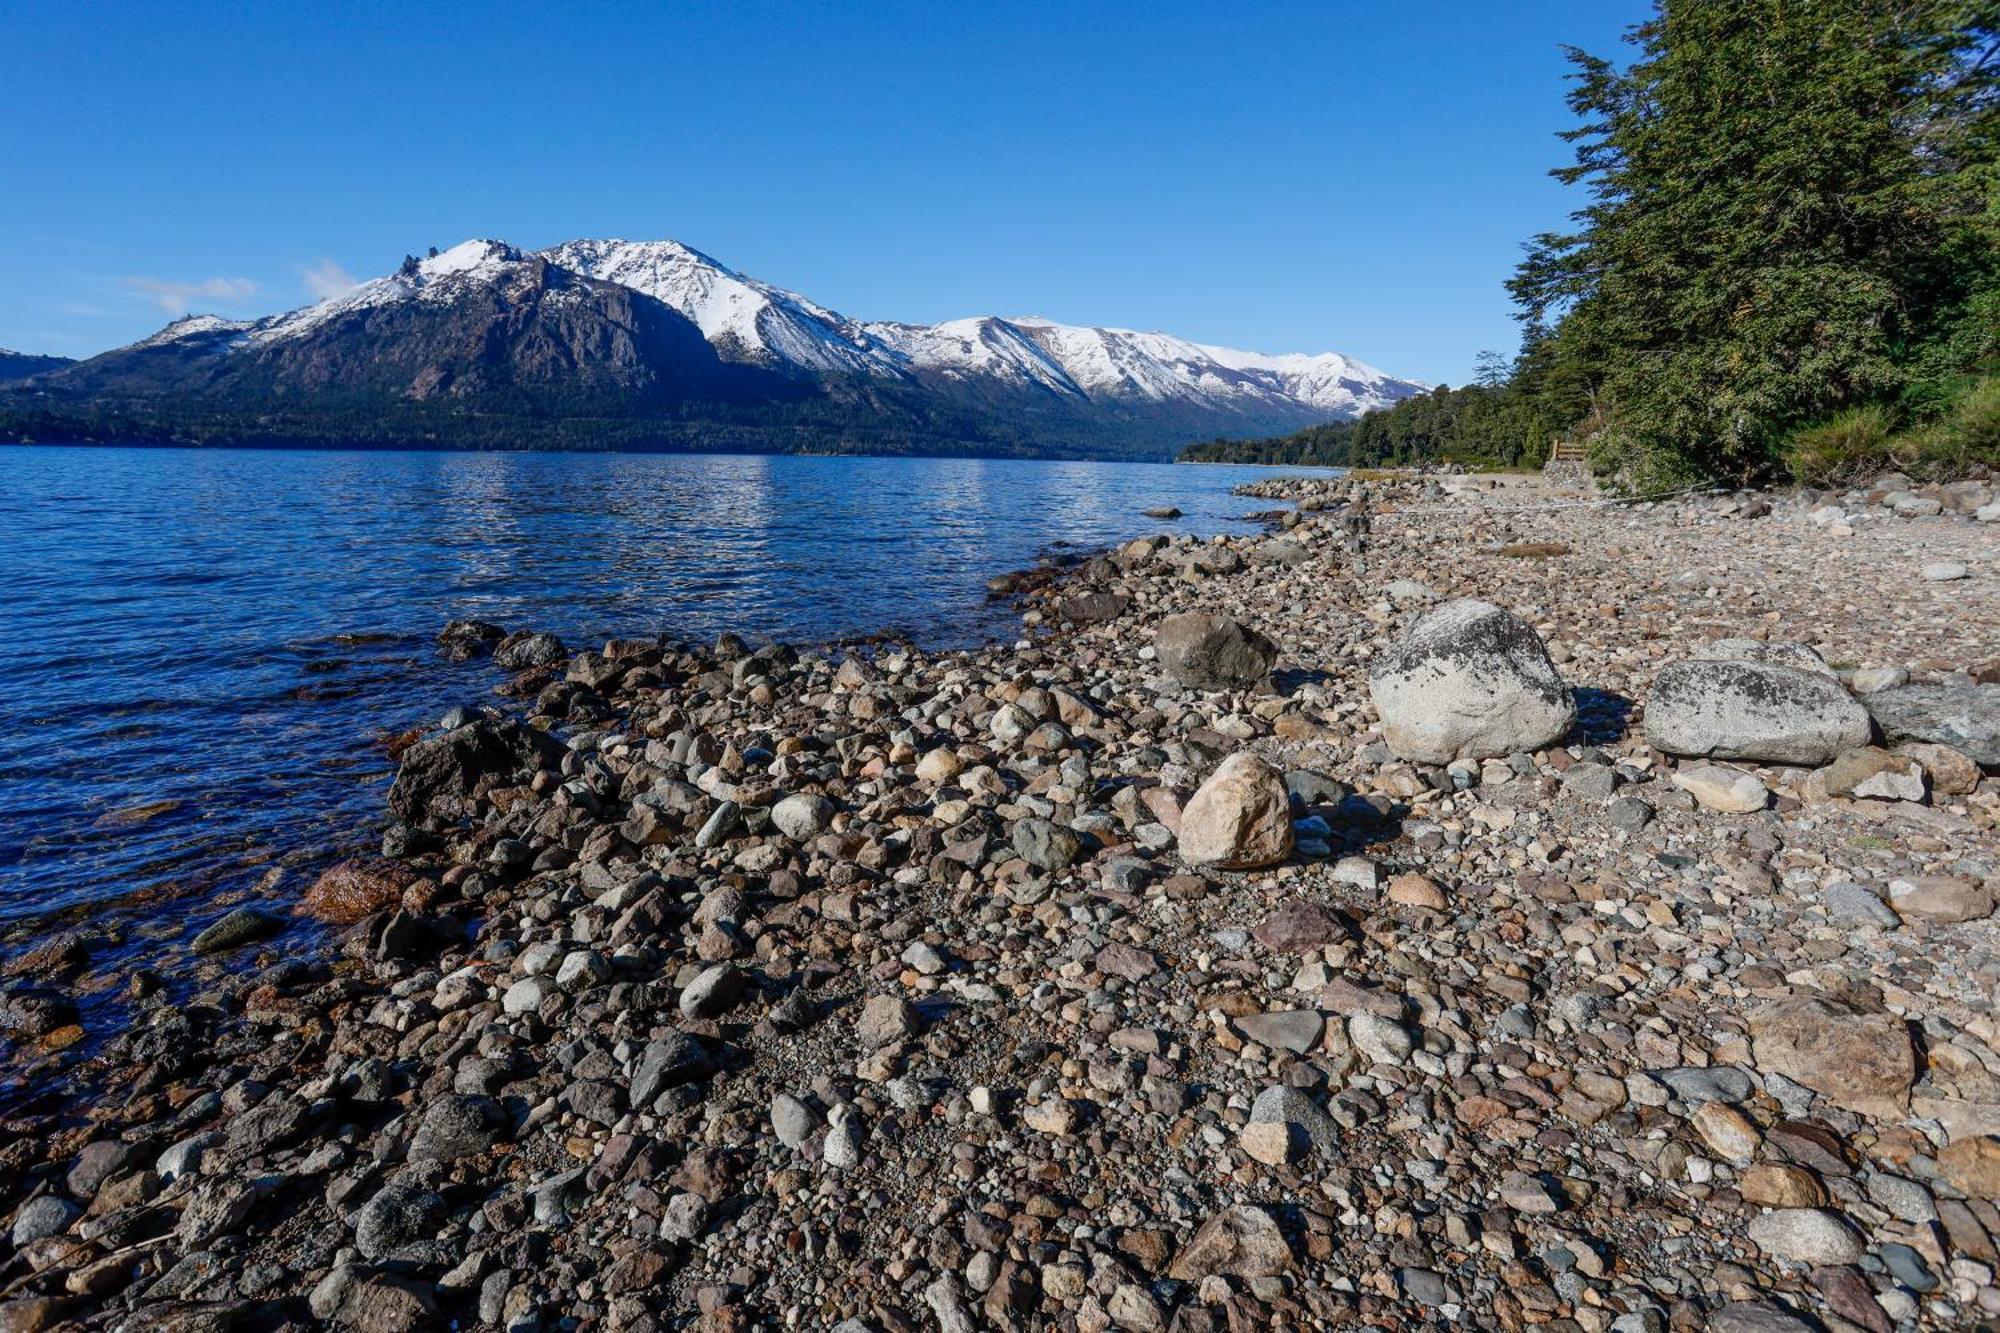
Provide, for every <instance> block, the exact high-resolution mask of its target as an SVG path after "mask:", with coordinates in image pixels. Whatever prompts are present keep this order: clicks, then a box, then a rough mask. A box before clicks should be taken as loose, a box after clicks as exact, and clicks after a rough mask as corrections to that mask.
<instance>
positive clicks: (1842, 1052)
mask: <svg viewBox="0 0 2000 1333" xmlns="http://www.w3.org/2000/svg"><path fill="white" fill-rule="evenodd" d="M1750 1035H1751V1038H1752V1046H1751V1052H1752V1055H1753V1057H1754V1058H1755V1060H1756V1062H1757V1065H1758V1067H1759V1068H1761V1069H1764V1070H1775V1071H1776V1072H1778V1073H1780V1074H1783V1075H1784V1076H1785V1077H1787V1078H1789V1079H1792V1080H1793V1081H1795V1082H1798V1083H1803V1084H1804V1085H1805V1086H1807V1087H1808V1088H1811V1089H1812V1090H1813V1091H1815V1092H1818V1093H1822V1094H1824V1095H1825V1096H1826V1097H1827V1098H1829V1099H1830V1100H1832V1101H1833V1102H1834V1103H1835V1104H1837V1105H1839V1106H1843V1107H1846V1108H1847V1109H1848V1110H1850V1111H1859V1112H1861V1113H1862V1114H1866V1115H1875V1114H1881V1113H1884V1111H1885V1110H1886V1111H1891V1112H1893V1111H1899V1110H1901V1109H1902V1108H1903V1107H1905V1106H1906V1105H1907V1103H1908V1099H1909V1092H1910V1084H1911V1082H1912V1081H1913V1080H1914V1079H1915V1077H1916V1051H1915V1049H1914V1048H1913V1047H1912V1046H1911V1045H1910V1034H1909V1032H1908V1031H1907V1030H1906V1029H1905V1028H1904V1026H1903V1021H1902V1020H1901V1019H1899V1018H1897V1017H1896V1016H1895V1015H1893V1014H1885V1013H1864V1012H1862V1011H1861V1010H1858V1009H1855V1008H1853V1007H1851V1006H1848V1005H1844V1004H1840V1003H1838V1002H1836V1001H1833V1000H1830V999H1825V998H1822V997H1819V996H1793V997H1789V998H1786V999H1781V1000H1774V1001H1772V1002H1771V1003H1770V1004H1767V1005H1765V1006H1764V1007H1763V1008H1762V1009H1760V1010H1759V1011H1758V1012H1757V1013H1755V1014H1753V1015H1752V1016H1751V1019H1750Z"/></svg>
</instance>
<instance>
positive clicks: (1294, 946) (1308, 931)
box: [1250, 903, 1352, 953]
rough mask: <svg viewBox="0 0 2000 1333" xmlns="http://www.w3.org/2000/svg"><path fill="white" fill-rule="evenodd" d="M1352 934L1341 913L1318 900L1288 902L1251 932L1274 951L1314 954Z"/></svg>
mask: <svg viewBox="0 0 2000 1333" xmlns="http://www.w3.org/2000/svg"><path fill="white" fill-rule="evenodd" d="M1351 933H1352V932H1350V931H1349V929H1348V927H1347V923H1346V922H1345V921H1343V920H1341V918H1340V915H1339V914H1338V913H1336V912H1334V911H1331V910H1330V909H1328V908H1325V907H1321V906H1320V905H1319V904H1318V903H1286V904H1285V905H1284V906H1282V907H1280V908H1279V909H1278V910H1277V911H1275V912H1273V913H1271V915H1269V916H1267V917H1265V918H1264V920H1263V922H1262V923H1261V924H1260V925H1258V927H1257V928H1256V929H1255V930H1253V931H1251V932H1250V934H1251V937H1252V938H1253V939H1255V940H1256V941H1257V943H1259V944H1261V945H1263V946H1264V947H1265V948H1266V949H1269V950H1270V951H1271V952H1272V953H1312V952H1314V951H1315V950H1318V949H1322V948H1325V947H1326V946H1327V945H1329V944H1332V943H1334V942H1335V941H1336V940H1344V939H1346V938H1347V937H1348V936H1349V934H1351Z"/></svg>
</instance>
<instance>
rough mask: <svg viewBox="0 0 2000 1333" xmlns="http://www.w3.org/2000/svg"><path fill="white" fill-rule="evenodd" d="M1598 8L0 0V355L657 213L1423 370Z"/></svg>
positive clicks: (679, 225) (1482, 344) (1105, 312)
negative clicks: (466, 243) (479, 239)
mask: <svg viewBox="0 0 2000 1333" xmlns="http://www.w3.org/2000/svg"><path fill="white" fill-rule="evenodd" d="M1645 8H1646V6H1644V5H1643V4H1642V3H1640V2H1639V0H1513V2H1510V3H1505V4H1494V3H1492V2H1491V0H1428V2H1422V0H1419V2H1416V3H1404V4H1394V5H1378V4H1359V3H1326V2H1325V0H1322V2H1321V3H1306V4H1262V5H1247V6H1241V7H1228V6H1215V5H1212V4H1180V3H1165V2H1160V3H1149V4H1132V5H1118V6H1111V5H1097V4H1088V3H1079V4H1066V5H1030V4H1002V5H994V6H980V7H977V8H975V7H971V6H959V5H948V4H928V5H918V4H893V5H892V4H879V5H859V4H812V5H807V4H797V5H768V4H754V3H736V4H729V3H700V4H643V5H642V4H629V5H571V6H553V5H551V6H546V7H543V6H522V5H514V4H506V3H482V4H478V5H458V4H435V5H425V6H412V5H374V4H343V5H328V4H323V3H312V4H294V3H282V2H280V0H271V2H269V3H259V4H249V3H245V4H240V5H231V6H221V5H212V4H203V3H179V4H172V5H159V4H152V3H147V4H129V3H128V4H92V3H83V2H81V0H27V2H25V3H24V2H23V0H0V49H4V50H5V51H6V53H7V55H6V60H5V66H6V75H5V77H4V78H0V124H5V125H6V127H7V129H6V140H7V146H6V148H5V150H4V151H0V199H4V201H5V202H4V204H0V346H6V347H13V348H15V349H17V350H22V351H40V352H56V353H62V354H66V355H71V356H78V355H88V354H90V353H93V352H97V351H101V350H103V349H105V348H107V347H111V346H115V345H118V344H121V343H124V342H127V341H130V340H132V339H134V338H136V337H139V336H142V335H144V334H146V333H149V332H151V331H152V330H154V329H156V328H158V327H159V326H160V325H161V324H163V323H164V322H165V321H166V319H167V318H168V317H169V316H170V315H171V314H179V313H182V312H183V311H184V310H187V309H194V310H215V311H219V312H222V313H228V314H257V313H265V312H269V311H273V310H281V309H288V308H290V307H292V306H295V305H299V304H303V303H304V302H305V301H306V300H307V299H309V298H310V296H311V294H312V293H313V291H314V290H316V289H317V288H318V287H321V286H323V285H324V284H326V283H337V282H338V281H340V280H341V278H342V275H354V276H357V277H370V276H374V275H377V274H380V273H384V272H387V271H389V270H390V269H393V268H394V267H395V266H396V264H397V263H398V262H399V261H400V260H401V259H402V257H403V255H404V254H405V253H407V252H410V251H420V250H422V249H423V248H424V247H426V246H430V245H437V246H440V247H443V246H447V245H451V244H454V243H455V242H457V241H460V240H463V239H465V238H467V237H471V236H497V237H500V238H502V239H505V240H509V241H512V242H514V243H516V244H518V245H522V246H529V247H539V246H543V245H549V244H553V243H554V242H557V241H561V240H565V239H568V238H570V237H575V236H624V237H628V238H652V237H673V238H675V239H678V240H681V241H685V242H686V243H688V244H690V245H693V246H695V247H696V248H698V249H701V250H705V251H707V252H708V253H709V254H711V255H714V256H715V257H716V258H718V259H720V260H722V261H723V262H724V263H727V264H729V265H731V266H732V267H735V268H738V269H741V270H743V271H745V272H748V273H751V274H754V275H756V276H758V277H761V278H765V279H767V280H769V281H772V282H776V283H778V284H780V285H783V286H787V287H791V288H793V289H795V290H798V291H801V292H804V293H806V294H807V295H809V296H811V297H813V298H814V299H816V300H819V301H821V302H823V303H826V304H828V305H831V306H833V307H834V308H835V309H838V310H841V311H843V312H845V313H848V314H851V315H855V316H859V317H866V318H895V319H907V320H920V321H926V322H929V321H935V320H941V319H948V318H953V317H957V316H961V315H970V314H986V313H997V314H1039V315H1046V316H1049V317H1051V318H1054V319H1060V320H1066V321H1072V322H1077V323H1096V324H1115V325H1121V326H1126V327H1134V328H1142V329H1164V330H1167V331H1170V332H1173V333H1178V334H1182V335H1185V336H1188V337H1193V338H1197V339H1199V340H1202V341H1206V342H1216V343H1224V344H1228V345H1232V346H1239V347H1246V348H1252V349H1255V350H1260V351H1270V352H1277V351H1326V350H1337V351H1342V352H1346V353H1349V354H1350V355H1354V356H1358V357H1360V358H1362V359H1364V360H1367V361H1370V362H1373V363H1374V364H1376V365H1378V366H1381V367H1382V368H1383V369H1385V370H1389V371H1392V372H1395V373H1398V374H1405V375H1411V376H1415V377H1418V378H1422V379H1427V380H1432V381H1439V380H1443V381H1448V382H1452V383H1458V382H1462V381H1463V380H1464V379H1466V378H1467V377H1468V374H1469V372H1470V370H1471V367H1472V362H1473V357H1474V355H1475V353H1477V352H1478V351H1479V350H1480V349H1481V348H1487V347H1495V348H1501V349H1504V350H1510V351H1511V350H1512V348H1513V346H1514V338H1515V334H1514V327H1513V323H1512V321H1511V319H1510V318H1509V315H1508V308H1507V302H1506V297H1505V293H1504V292H1503V290H1502V288H1501V283H1502V281H1503V279H1504V278H1505V277H1506V275H1507V273H1508V272H1509V270H1510V269H1511V268H1512V266H1513V264H1514V261H1515V259H1516V258H1517V256H1518V254H1519V246H1520V242H1521V241H1522V240H1523V239H1524V238H1525V237H1527V236H1528V235H1530V234H1531V233H1533V232H1535V231H1537V230H1541V229H1544V228H1547V227H1550V226H1553V225H1557V224H1559V223H1560V222H1561V220H1562V218H1563V216H1564V214H1565V213H1566V212H1567V211H1568V210H1569V208H1571V207H1572V206H1573V205H1574V200H1572V199H1571V198H1569V197H1567V195H1566V193H1565V192H1564V191H1563V190H1561V188H1560V187H1558V186H1557V185H1555V184H1554V183H1553V182H1552V181H1549V180H1548V179H1547V177H1546V176H1545V174H1544V173H1545V172H1546V170H1547V169H1548V168H1549V167H1550V166H1553V165H1555V164H1557V163H1558V162H1559V161H1561V160H1562V158H1563V155H1564V152H1565V149H1564V146H1563V145H1562V144H1561V143H1560V142H1559V141H1557V140H1556V139H1555V138H1554V137H1553V136H1554V133H1555V131H1557V130H1558V129H1561V128H1563V127H1564V126H1565V125H1566V124H1567V123H1568V116H1567V112H1566V110H1565V108H1564V107H1563V104H1562V94H1563V87H1564V85H1563V81H1562V74H1563V68H1564V67H1563V63H1562V60H1561V56H1560V53H1559V51H1558V46H1559V45H1560V44H1561V43H1565V42H1570V43H1575V44H1577V45H1581V46H1584V47H1586V48H1588V49H1591V50H1593V51H1596V52H1599V53H1602V54H1607V55H1616V54H1617V53H1618V47H1619V42H1618V37H1619V34H1620V32H1621V31H1622V30H1623V28H1624V26H1625V25H1626V24H1628V23H1630V22H1633V21H1635V20H1636V19H1638V18H1639V17H1640V16H1641V13H1642V11H1643V10H1644V9H1645Z"/></svg>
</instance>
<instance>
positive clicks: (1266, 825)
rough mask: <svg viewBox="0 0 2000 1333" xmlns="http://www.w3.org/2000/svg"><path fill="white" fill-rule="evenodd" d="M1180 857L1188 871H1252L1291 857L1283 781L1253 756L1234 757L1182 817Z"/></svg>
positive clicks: (1288, 809) (1211, 778)
mask: <svg viewBox="0 0 2000 1333" xmlns="http://www.w3.org/2000/svg"><path fill="white" fill-rule="evenodd" d="M1180 848H1181V857H1182V859H1183V860H1185V861H1186V862H1187V863H1188V864H1189V865H1211V866H1218V867H1220V868H1222V869H1224V870H1254V869H1256V868H1258V867H1260V866H1270V865H1276V864H1278V863H1279V862H1280V861H1283V860H1284V859H1285V858H1286V857H1288V856H1290V855H1291V854H1292V808H1291V800H1290V797H1288V796H1287V795H1286V793H1285V775H1284V774H1282V773H1280V772H1279V771H1278V770H1277V769H1276V768H1274V767H1272V766H1271V765H1270V764H1268V763H1266V762H1265V761H1264V760H1262V759H1259V758H1258V757H1257V756H1256V755H1254V754H1248V753H1238V754H1233V755H1230V756H1229V757H1228V758H1227V759H1225V760H1223V761H1222V762H1221V763H1220V764H1218V765H1216V768H1215V772H1213V773H1211V774H1209V777H1208V781H1206V782H1204V783H1202V784H1201V788H1200V790H1198V791H1196V792H1195V794H1194V795H1193V796H1192V797H1191V798H1189V800H1188V803H1187V808H1186V809H1185V810H1183V811H1182V812H1181V828H1180Z"/></svg>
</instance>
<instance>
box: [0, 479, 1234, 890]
mask: <svg viewBox="0 0 2000 1333" xmlns="http://www.w3.org/2000/svg"><path fill="white" fill-rule="evenodd" d="M1255 474H1256V470H1253V469H1243V468H1214V467H1165V466H1147V465H1135V464H1096V463H1026V462H989V461H978V460H960V459H950V460H910V459H853V458H848V459H835V458H790V457H762V456H749V457H735V456H730V457H720V456H716V457H709V456H692V457H690V456H663V455H630V454H625V455H595V454H448V453H366V452H362V453H336V452H304V451H300V452H251V451H221V450H216V451H209V450H179V449H161V450H146V449H28V448H19V447H4V448H0V477H4V481H5V484H4V486H0V530H4V531H5V532H6V533H7V534H8V538H7V540H6V541H4V542H0V589H5V590H6V593H5V595H4V596H0V631H4V632H0V921H4V920H7V919H12V918H19V917H22V916H26V915H30V914H35V913H40V912H42V911H45V910H47V909H49V908H51V907H54V906H62V905H67V904H74V903H78V902H97V901H106V900H111V899H118V898H123V897H126V896H128V895H133V894H141V893H146V894H151V893H156V892H162V891H167V892H180V891H183V890H185V889H187V888H188V887H189V886H200V888H201V892H200V893H198V894H197V895H195V897H194V899H192V900H189V899H187V898H185V897H183V898H182V899H181V900H180V901H181V903H182V907H181V909H180V910H181V912H182V914H183V916H184V920H182V921H181V922H179V925H180V926H182V927H183V928H185V929H193V928H197V927H199V926H200V925H201V924H203V923H204V922H205V921H206V920H207V919H209V918H210V917H211V916H212V915H213V914H214V911H215V910H217V909H215V908H213V907H210V906H207V905H206V904H207V903H208V901H209V895H210V894H211V893H212V892H213V891H215V890H222V889H230V888H243V887H247V886H248V885H249V884H251V883H254V882H255V881H256V880H257V879H258V877H259V876H260V875H261V874H262V873H263V871H264V870H265V869H266V868H267V867H268V865H269V864H270V863H271V862H272V861H273V859H274V858H280V857H283V856H284V855H286V854H288V853H296V852H299V851H301V850H310V851H313V852H320V851H325V850H327V849H330V848H336V847H340V846H354V845H357V844H359V843H362V842H366V841H368V840H370V838H371V833H372V830H373V829H374V827H375V826H376V824H377V821H378V820H379V817H380V811H381V808H382V800H381V797H382V792H381V786H382V783H383V781H384V780H385V778H386V774H387V771H388V760H387V758H386V755H385V752H384V750H383V748H382V746H381V744H380V743H379V739H378V738H379V737H381V736H383V735H386V734H391V733H395V732H400V731H402V730H405V729H407V728H409V727H411V726H414V725H418V724H420V723H423V722H426V721H427V720H428V719H430V718H432V717H435V716H436V715H437V714H438V713H439V712H440V711H442V709H443V708H444V707H446V706H448V705H450V704H451V703H454V702H457V701H459V700H461V699H464V698H467V697H470V696H472V695H475V694H477V693H480V692H483V691H484V690H485V689H487V688H488V687H489V686H490V685H491V683H492V675H491V668H490V667H487V666H482V665H480V664H476V663H475V664H471V665H468V666H451V665H448V664H446V663H443V662H441V661H439V660H438V659H437V657H436V655H435V653H434V652H433V651H432V648H431V643H430V639H431V635H432V634H434V633H435V631H436V630H437V628H438V626H440V625H441V624H443V623H444V622H445V621H446V620H448V619H452V618H454V617H463V616H475V617H479V618H481V619H486V620H494V621H498V622H500V623H501V624H503V625H506V626H508V627H510V628H517V627H521V626H533V627H535V628H543V629H553V630H555V631H556V632H558V633H560V634H561V635H563V637H564V638H565V639H566V640H568V641H569V642H570V643H572V644H573V645H574V644H582V643H587V642H589V641H591V640H593V639H598V638H602V637H606V636H609V635H613V634H656V633H666V634H669V635H672V636H674V637H677V638H683V639H691V640H693V639H709V638H712V637H713V636H714V635H716V634H718V633H719V632H721V631H723V630H725V629H728V630H734V631H737V632H739V633H742V634H744V635H745V636H746V637H749V638H752V639H757V638H763V637H769V638H781V639H788V640H794V641H802V642H804V641H826V640H831V639H838V638H846V637H850V636H860V635H866V634H870V633H874V632H878V631H883V630H896V631H899V632H901V633H904V634H906V635H909V636H910V637H912V638H914V639H916V640H917V641H918V642H921V643H924V644H926V645H927V646H948V645H952V644H960V643H968V642H974V641H978V640H980V639H983V638H988V637H991V636H993V635H996V634H1006V633H1010V632H1012V631H1013V629H1014V628H1015V627H1016V622H1014V621H1013V619H1012V616H1011V615H1010V613H1009V612H1008V611H1007V609H1006V608H1005V607H1002V606H995V605H992V604H990V603H988V602H987V601H986V598H985V594H984V583H985V580H986V578H987V577H989V576H990V575H992V574H994V573H997V572H1000V571H1002V570H1007V569H1013V568H1019V567H1021V566H1024V565H1027V564H1029V563H1031V562H1032V561H1033V559H1034V557H1035V555H1036V554H1037V552H1039V551H1042V550H1045V549H1047V548H1049V547H1050V546H1052V545H1054V544H1057V543H1068V544H1075V545H1081V546H1090V545H1099V544H1103V543H1107V542H1112V541H1118V540H1122V539H1125V538H1127V537H1131V536H1134V535H1137V534H1139V533H1141V532H1146V531H1154V530H1157V529H1159V528H1161V527H1162V526H1175V527H1180V528H1184V529H1191V530H1195V531H1200V532H1216V531H1222V530H1228V529H1232V528H1238V527H1241V526H1243V525H1242V524H1241V523H1240V521H1239V516H1240V515H1241V514H1242V513H1243V512H1244V511H1245V510H1247V509H1249V508H1250V507H1251V505H1250V504H1249V503H1247V502H1245V501H1241V500H1237V499H1234V498H1232V497H1230V496H1229V494H1228V491H1229V488H1230V487H1231V486H1234V485H1236V484H1238V483H1240V482H1243V481H1245V480H1248V479H1249V478H1250V477H1251V476H1252V475H1255ZM1163 504H1173V505H1178V506H1179V507H1180V508H1181V509H1183V510H1184V511H1186V514H1187V517H1186V518H1185V519H1182V520H1180V521H1179V522H1178V523H1176V524H1173V525H1162V524H1160V523H1158V522H1155V521H1152V520H1148V519H1145V518H1143V517H1141V516H1140V510H1142V509H1146V508H1150V507H1153V506H1156V505H1163ZM119 812H126V813H124V814H123V815H122V816H120V817H116V818H110V819H106V818H105V816H107V815H116V814H118V813H119Z"/></svg>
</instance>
